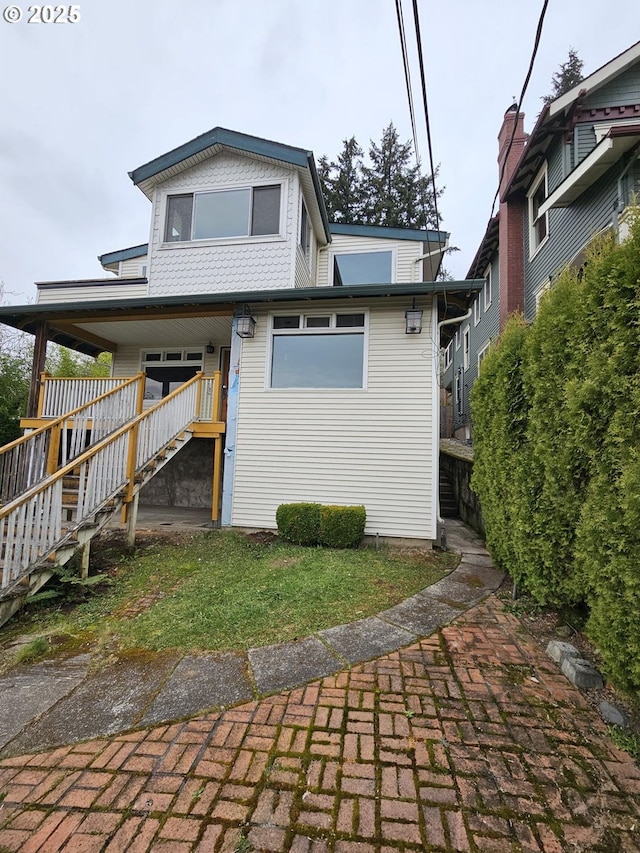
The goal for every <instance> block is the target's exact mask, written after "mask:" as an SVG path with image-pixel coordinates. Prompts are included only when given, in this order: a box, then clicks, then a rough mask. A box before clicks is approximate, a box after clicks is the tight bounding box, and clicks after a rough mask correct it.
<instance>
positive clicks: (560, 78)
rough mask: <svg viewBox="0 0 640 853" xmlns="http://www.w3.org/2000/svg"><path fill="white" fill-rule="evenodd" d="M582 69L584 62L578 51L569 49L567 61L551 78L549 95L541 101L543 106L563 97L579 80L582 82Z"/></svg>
mask: <svg viewBox="0 0 640 853" xmlns="http://www.w3.org/2000/svg"><path fill="white" fill-rule="evenodd" d="M583 67H584V62H583V61H582V60H581V59H580V57H579V56H578V51H577V50H574V49H573V48H572V47H570V48H569V56H568V57H567V61H566V62H563V63H562V64H561V66H560V68H559V69H558V70H557V71H556V72H555V74H554V75H553V77H552V78H551V94H550V95H545V96H544V97H543V99H542V100H543V101H544V102H545V104H550V103H551V101H555V99H556V98H559V97H560V95H564V93H565V92H568V91H569V89H573V87H574V86H576V85H577V84H578V83H580V81H581V80H584V75H583V73H582V69H583Z"/></svg>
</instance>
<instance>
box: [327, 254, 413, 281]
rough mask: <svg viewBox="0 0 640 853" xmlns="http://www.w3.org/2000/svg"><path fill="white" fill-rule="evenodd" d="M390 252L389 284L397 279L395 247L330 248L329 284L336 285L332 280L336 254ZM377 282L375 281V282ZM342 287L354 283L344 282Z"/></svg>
mask: <svg viewBox="0 0 640 853" xmlns="http://www.w3.org/2000/svg"><path fill="white" fill-rule="evenodd" d="M389 252H390V253H391V282H390V284H395V283H396V280H397V267H396V263H397V247H396V246H389V247H388V248H386V249H363V248H362V247H359V248H348V249H347V248H345V249H339V248H335V249H331V250H330V251H329V286H330V287H334V286H337V285H335V284H334V281H333V271H334V269H335V257H336V255H379V254H383V253H389ZM376 283H377V282H376ZM343 286H344V287H353V286H354V285H350V284H345V285H343Z"/></svg>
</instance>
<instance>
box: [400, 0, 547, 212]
mask: <svg viewBox="0 0 640 853" xmlns="http://www.w3.org/2000/svg"><path fill="white" fill-rule="evenodd" d="M414 2H415V0H414ZM548 5H549V0H544V2H543V4H542V10H541V12H540V17H539V18H538V27H537V29H536V37H535V40H534V43H533V50H532V52H531V59H530V60H529V69H528V70H527V76H526V77H525V78H524V84H523V86H522V91H521V92H520V100H519V101H518V105H517V107H516V120H515V121H514V123H513V128H512V129H511V138H510V139H509V144H508V145H507V151H506V154H505V156H504V159H503V161H502V168H501V169H500V178H499V180H498V189H497V190H496V194H495V195H494V197H493V203H492V204H491V213H490V214H489V219H491V218H492V217H493V210H494V208H495V206H496V200H497V198H498V196H499V194H500V187H501V186H502V179H503V178H504V173H505V169H506V168H507V161H508V159H509V154H510V153H511V147H512V145H513V140H514V138H515V135H516V128H517V126H518V115H519V113H520V108H521V106H522V102H523V100H524V96H525V93H526V91H527V87H528V85H529V80H530V79H531V73H532V71H533V63H534V62H535V58H536V54H537V53H538V47H539V46H540V37H541V36H542V25H543V24H544V16H545V15H546V13H547V6H548Z"/></svg>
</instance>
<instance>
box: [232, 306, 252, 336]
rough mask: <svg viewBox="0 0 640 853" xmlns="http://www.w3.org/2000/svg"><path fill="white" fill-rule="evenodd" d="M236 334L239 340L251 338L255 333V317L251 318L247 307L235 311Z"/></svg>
mask: <svg viewBox="0 0 640 853" xmlns="http://www.w3.org/2000/svg"><path fill="white" fill-rule="evenodd" d="M236 323H237V325H236V334H237V335H238V337H240V338H253V337H254V335H255V333H256V321H255V317H252V316H251V310H250V309H249V306H248V305H243V306H242V308H238V309H236Z"/></svg>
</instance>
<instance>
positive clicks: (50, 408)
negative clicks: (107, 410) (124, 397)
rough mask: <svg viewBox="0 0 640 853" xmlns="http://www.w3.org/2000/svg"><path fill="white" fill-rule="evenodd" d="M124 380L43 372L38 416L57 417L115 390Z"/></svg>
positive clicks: (112, 377) (113, 377) (110, 377)
mask: <svg viewBox="0 0 640 853" xmlns="http://www.w3.org/2000/svg"><path fill="white" fill-rule="evenodd" d="M123 381H125V380H124V379H122V378H119V377H115V376H101V377H93V376H91V377H90V376H76V377H70V378H63V377H54V376H49V375H48V374H46V373H43V374H42V379H41V382H42V387H41V390H40V399H39V401H38V417H39V418H57V417H59V416H60V415H64V414H65V413H66V412H70V411H71V410H72V409H78V408H80V407H81V406H85V405H86V404H87V403H90V402H91V401H92V400H95V399H96V398H97V397H101V396H102V395H103V394H106V393H108V392H109V391H113V390H114V389H115V388H117V387H118V386H119V385H122V383H123Z"/></svg>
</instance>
